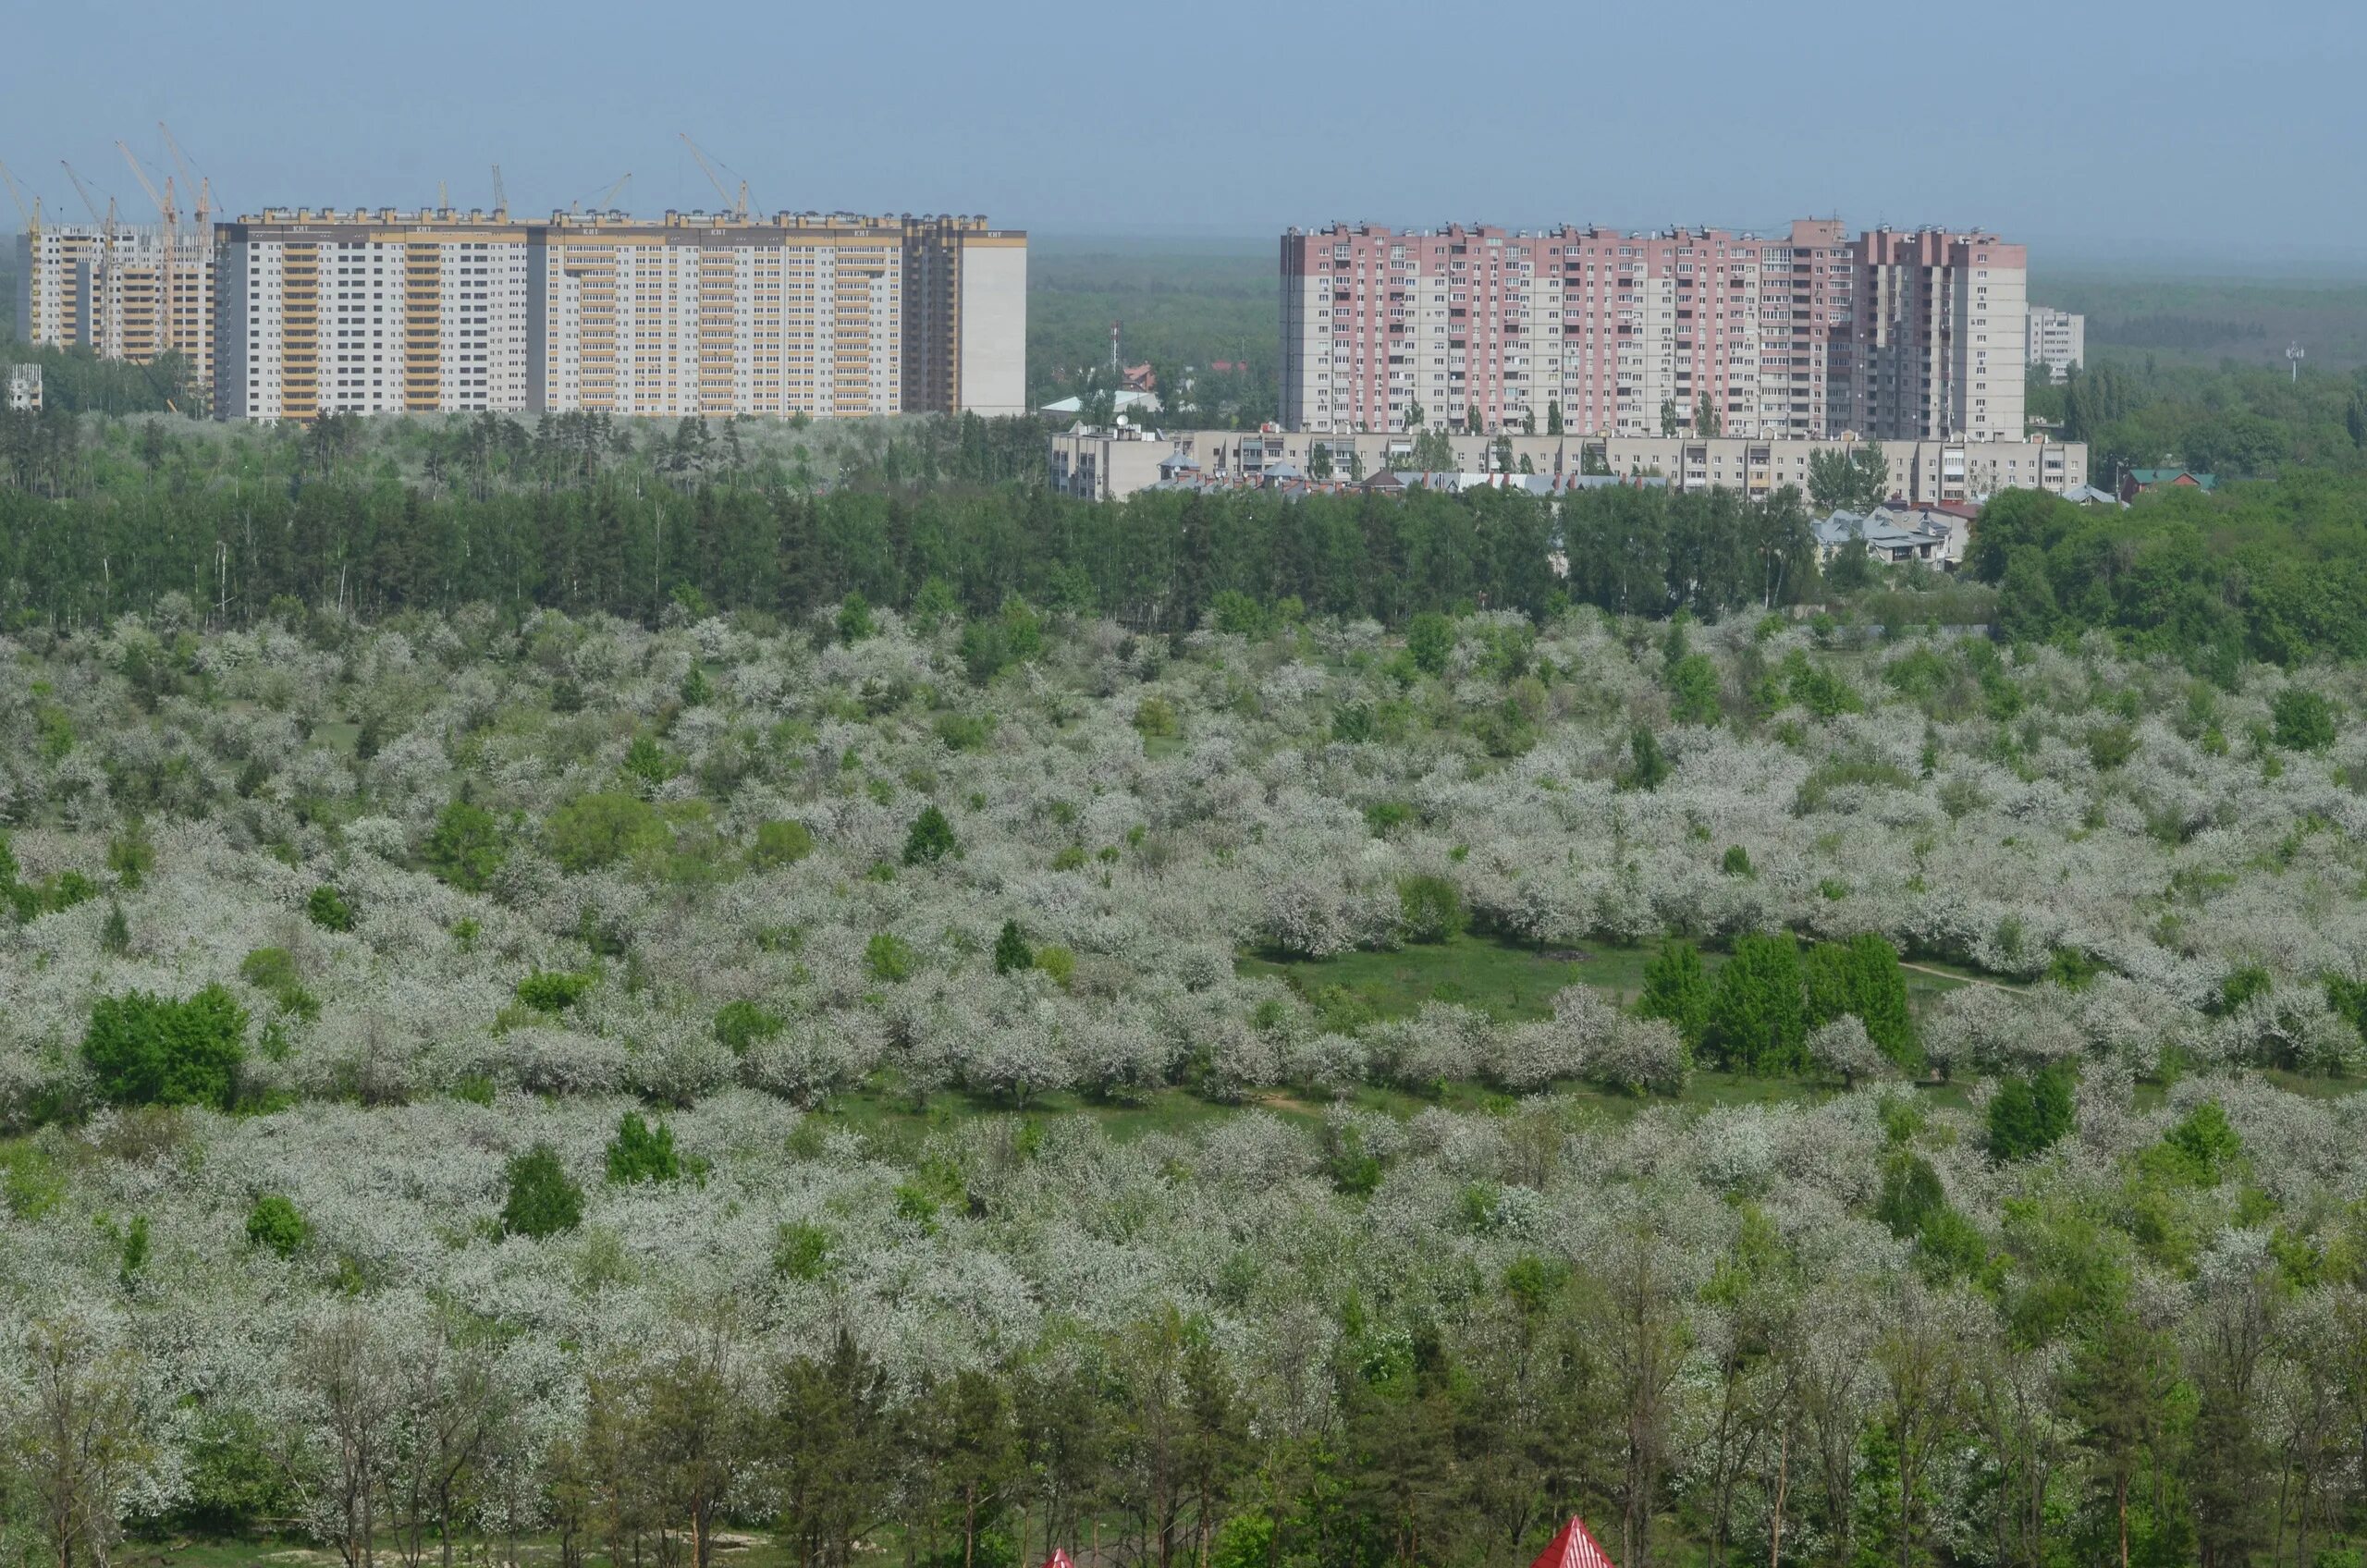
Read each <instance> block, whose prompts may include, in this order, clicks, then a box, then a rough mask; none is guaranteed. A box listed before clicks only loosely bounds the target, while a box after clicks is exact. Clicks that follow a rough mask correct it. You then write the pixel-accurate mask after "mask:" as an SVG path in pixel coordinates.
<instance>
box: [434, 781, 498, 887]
mask: <svg viewBox="0 0 2367 1568" xmlns="http://www.w3.org/2000/svg"><path fill="white" fill-rule="evenodd" d="M421 857H422V858H423V860H424V861H425V862H426V864H427V868H428V870H430V871H432V872H434V873H435V876H437V877H439V878H441V879H442V880H443V881H446V882H448V883H450V884H451V885H452V886H453V887H455V888H460V890H461V891H462V892H464V893H482V892H484V890H485V889H486V888H489V887H491V886H492V885H493V879H494V878H495V877H496V876H499V875H500V873H501V867H502V864H503V863H504V862H505V861H507V860H508V859H509V846H508V844H507V843H505V842H504V841H503V839H502V836H501V825H500V824H499V823H498V822H497V821H495V820H494V815H493V814H492V813H491V812H489V811H486V810H484V808H483V807H481V806H475V805H472V804H470V803H469V802H466V801H454V802H450V803H449V804H448V805H447V806H445V808H444V809H443V810H442V811H441V812H439V813H437V814H436V817H435V828H434V829H433V830H432V831H431V832H430V833H429V834H428V835H427V841H426V843H425V844H424V845H423V846H422V848H421Z"/></svg>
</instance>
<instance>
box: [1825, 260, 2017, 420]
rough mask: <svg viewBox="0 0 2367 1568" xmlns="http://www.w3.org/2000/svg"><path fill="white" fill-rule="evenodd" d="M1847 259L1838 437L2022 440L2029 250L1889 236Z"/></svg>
mask: <svg viewBox="0 0 2367 1568" xmlns="http://www.w3.org/2000/svg"><path fill="white" fill-rule="evenodd" d="M1851 249H1852V251H1854V253H1855V258H1856V262H1857V280H1856V281H1857V286H1858V288H1857V316H1856V321H1855V330H1854V332H1853V333H1852V334H1851V342H1850V346H1849V347H1850V352H1851V354H1852V356H1853V362H1852V364H1851V365H1850V367H1849V369H1850V373H1851V374H1849V376H1848V377H1847V378H1846V379H1847V381H1848V384H1849V386H1850V398H1849V402H1848V404H1847V405H1846V422H1847V423H1846V425H1845V426H1844V428H1847V429H1851V430H1855V431H1858V432H1859V433H1860V434H1863V435H1871V436H1874V437H1876V438H1877V439H1882V440H1899V441H1909V440H1913V441H1950V440H1956V441H2018V440H2020V439H2021V438H2022V395H2023V392H2024V390H2025V386H2024V382H2023V370H2022V363H2023V361H2022V355H2023V352H2024V350H2025V349H2027V348H2028V347H2029V340H2030V325H2029V321H2028V316H2029V310H2030V307H2029V300H2028V296H2027V286H2028V279H2029V276H2030V252H2029V250H2028V249H2027V248H2026V247H2024V246H2020V245H2008V244H2006V243H2005V241H2004V240H2002V239H1998V238H1997V236H1995V235H1993V234H1949V233H1946V232H1944V231H1943V230H1939V229H1918V230H1915V231H1912V232H1904V231H1899V230H1894V229H1887V228H1878V229H1873V230H1870V231H1869V232H1867V233H1865V234H1861V235H1859V236H1858V239H1857V240H1856V242H1855V243H1854V244H1853V245H1852V247H1851ZM1839 379H1841V378H1839V377H1836V380H1839Z"/></svg>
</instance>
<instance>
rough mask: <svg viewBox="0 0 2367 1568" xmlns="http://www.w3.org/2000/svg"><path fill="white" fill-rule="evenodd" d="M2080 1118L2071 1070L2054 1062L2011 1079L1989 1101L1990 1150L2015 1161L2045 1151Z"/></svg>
mask: <svg viewBox="0 0 2367 1568" xmlns="http://www.w3.org/2000/svg"><path fill="white" fill-rule="evenodd" d="M2075 1121H2076V1114H2075V1108H2074V1106H2073V1104H2072V1094H2071V1071H2070V1069H2069V1068H2067V1067H2066V1066H2064V1065H2063V1064H2062V1063H2059V1062H2057V1063H2054V1064H2053V1065H2050V1066H2048V1067H2046V1068H2044V1069H2042V1071H2040V1072H2037V1073H2035V1074H2033V1075H2032V1076H2030V1077H2029V1078H2008V1079H2006V1080H2005V1082H2004V1083H2003V1084H1999V1085H1998V1089H1997V1093H1996V1095H1995V1096H1993V1098H1992V1099H1991V1100H1990V1102H1989V1153H1990V1157H1991V1158H1993V1159H1997V1160H2001V1161H2011V1160H2017V1159H2027V1158H2030V1156H2032V1155H2036V1154H2043V1153H2045V1152H2046V1151H2047V1150H2048V1149H2050V1148H2052V1147H2054V1145H2055V1144H2056V1143H2057V1142H2059V1141H2060V1140H2061V1139H2062V1137H2063V1135H2064V1134H2065V1133H2068V1132H2070V1131H2071V1129H2072V1126H2073V1124H2074V1122H2075Z"/></svg>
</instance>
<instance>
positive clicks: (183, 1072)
mask: <svg viewBox="0 0 2367 1568" xmlns="http://www.w3.org/2000/svg"><path fill="white" fill-rule="evenodd" d="M246 1029H247V1013H246V1010H245V1009H244V1008H241V1007H240V1006H239V1004H238V1001H237V1000H236V998H233V997H232V996H231V995H230V993H229V992H228V991H227V990H226V989H224V988H223V986H220V985H219V984H215V985H211V986H206V987H205V988H204V989H203V990H202V991H199V992H198V993H197V994H196V995H194V996H192V997H190V998H188V999H187V1000H186V1001H176V1000H174V999H172V998H168V997H157V996H151V995H150V994H149V993H147V992H145V991H129V992H127V993H125V994H124V995H122V996H120V997H102V998H99V999H98V1000H97V1001H94V1002H92V1004H91V1022H90V1026H89V1027H88V1028H87V1029H86V1030H85V1031H84V1032H83V1035H82V1060H83V1062H84V1063H85V1064H86V1065H87V1066H88V1067H89V1068H90V1070H91V1075H92V1079H93V1080H94V1083H95V1086H96V1087H97V1090H98V1093H99V1096H100V1097H101V1098H102V1099H104V1100H106V1101H107V1102H108V1103H109V1104H112V1105H202V1106H211V1107H213V1108H214V1109H217V1110H227V1109H229V1107H230V1103H231V1100H232V1098H233V1096H234V1094H235V1092H236V1089H237V1086H238V1074H239V1065H240V1063H242V1062H243V1061H244V1060H246V1044H245V1040H246Z"/></svg>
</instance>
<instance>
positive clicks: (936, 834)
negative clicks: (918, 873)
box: [904, 806, 962, 865]
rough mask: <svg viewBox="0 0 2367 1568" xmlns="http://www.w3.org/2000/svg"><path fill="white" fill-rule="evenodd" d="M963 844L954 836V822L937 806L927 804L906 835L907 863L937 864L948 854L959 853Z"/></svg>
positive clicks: (905, 858) (905, 860)
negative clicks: (948, 819) (947, 818)
mask: <svg viewBox="0 0 2367 1568" xmlns="http://www.w3.org/2000/svg"><path fill="white" fill-rule="evenodd" d="M961 852H962V846H961V845H960V844H959V843H958V842H956V841H955V839H954V837H953V824H951V823H950V822H948V821H947V820H946V819H945V814H944V813H943V812H941V811H939V810H938V809H937V808H936V807H935V806H925V807H923V808H922V810H921V814H920V815H918V816H916V817H914V818H913V826H912V829H911V830H910V831H909V832H907V833H906V834H905V835H904V864H906V865H935V864H937V863H938V861H941V860H943V859H944V858H945V857H946V856H948V855H959V854H960V853H961Z"/></svg>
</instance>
